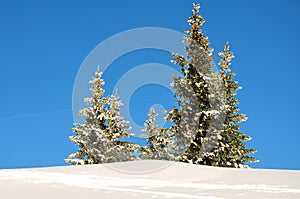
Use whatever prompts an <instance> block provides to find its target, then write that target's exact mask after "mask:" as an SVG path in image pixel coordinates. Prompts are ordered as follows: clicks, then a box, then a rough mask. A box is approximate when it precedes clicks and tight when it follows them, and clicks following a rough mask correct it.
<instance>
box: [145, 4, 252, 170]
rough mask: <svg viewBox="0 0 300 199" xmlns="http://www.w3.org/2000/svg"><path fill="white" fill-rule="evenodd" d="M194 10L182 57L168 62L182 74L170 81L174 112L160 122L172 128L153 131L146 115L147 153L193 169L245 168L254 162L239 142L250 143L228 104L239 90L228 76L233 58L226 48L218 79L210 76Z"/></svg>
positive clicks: (151, 116) (210, 63)
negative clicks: (217, 167) (175, 65)
mask: <svg viewBox="0 0 300 199" xmlns="http://www.w3.org/2000/svg"><path fill="white" fill-rule="evenodd" d="M199 8H200V5H199V4H194V9H193V14H192V16H191V17H190V18H189V20H188V22H189V24H190V26H191V28H190V30H186V31H185V32H186V33H187V34H186V36H185V38H184V43H185V45H186V56H182V55H178V54H176V53H172V54H173V57H174V59H173V60H172V62H173V63H175V64H177V65H179V66H180V68H181V74H182V75H181V76H174V77H173V79H174V80H173V82H172V84H171V85H172V86H173V88H174V90H175V97H176V98H177V100H178V101H177V102H178V107H174V108H173V109H172V110H170V111H168V112H167V115H166V117H165V119H166V120H168V121H171V122H172V123H173V125H172V126H171V127H169V128H158V127H157V126H156V125H154V120H155V113H154V112H153V111H150V114H149V119H148V120H147V122H146V123H145V127H146V131H148V144H149V149H148V151H150V152H151V155H152V157H154V158H157V159H160V158H162V157H168V158H167V159H169V160H175V161H182V162H189V163H194V164H204V165H213V166H226V167H244V166H245V167H246V166H247V165H245V163H246V162H249V161H256V159H255V158H253V157H249V156H247V155H246V154H249V153H253V152H255V150H253V149H246V147H245V141H246V140H249V139H250V137H249V136H246V135H244V134H242V133H239V132H238V130H239V129H240V126H239V125H238V123H239V122H241V121H243V120H245V119H246V116H245V115H244V114H239V113H238V111H239V110H238V108H237V107H236V105H237V103H238V100H237V99H235V98H234V96H235V92H236V91H237V90H239V87H237V82H235V81H233V80H232V78H233V77H234V74H233V73H229V72H230V69H229V66H230V64H231V59H232V58H233V53H232V52H229V46H226V47H225V52H224V53H220V55H221V57H222V59H221V61H220V66H221V74H219V73H218V71H215V70H213V66H214V65H213V62H214V58H213V56H212V53H213V49H212V48H211V47H210V46H209V44H210V43H209V40H208V37H207V36H205V35H204V34H203V33H202V25H203V23H204V22H205V20H204V18H203V17H202V16H201V15H198V12H199ZM153 153H155V155H153Z"/></svg>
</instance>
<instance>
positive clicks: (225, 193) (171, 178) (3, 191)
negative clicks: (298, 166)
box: [0, 160, 300, 199]
mask: <svg viewBox="0 0 300 199" xmlns="http://www.w3.org/2000/svg"><path fill="white" fill-rule="evenodd" d="M0 198H1V199H12V198H14V199H16V198H18V199H19V198H22V199H41V198H43V199H50V198H51V199H52V198H53V199H66V198H72V199H82V198H107V199H119V198H122V199H125V198H143V199H147V198H151V199H155V198H157V199H160V198H172V199H174V198H197V199H227V198H228V199H235V198H238V199H242V198H251V199H252V198H257V199H259V198H264V199H268V198H272V199H274V198H285V199H291V198H295V199H296V198H297V199H299V198H300V171H289V170H286V171H285V170H264V169H232V168H216V167H209V166H199V165H191V164H187V163H178V162H176V163H172V162H167V161H158V160H147V161H135V162H121V163H111V164H104V165H85V166H64V167H50V168H35V169H9V170H0Z"/></svg>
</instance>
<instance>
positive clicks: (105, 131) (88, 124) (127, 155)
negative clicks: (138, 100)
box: [65, 68, 135, 165]
mask: <svg viewBox="0 0 300 199" xmlns="http://www.w3.org/2000/svg"><path fill="white" fill-rule="evenodd" d="M101 76H102V73H101V72H100V71H99V68H98V70H97V71H96V72H95V76H94V77H93V78H92V79H91V80H90V81H89V83H90V84H92V86H91V87H90V91H91V93H92V96H91V97H90V98H85V99H84V102H86V103H87V104H88V105H89V107H87V108H84V109H82V110H80V111H78V114H79V115H80V116H84V117H85V119H84V122H83V123H82V124H81V123H75V124H74V125H75V127H74V128H73V132H75V133H76V134H75V135H73V136H70V137H69V138H70V141H71V142H73V143H75V144H77V145H78V147H79V148H78V150H77V151H76V152H74V153H72V154H70V155H69V156H68V158H67V159H65V161H66V162H67V163H72V164H81V165H82V164H99V163H107V162H116V161H127V160H132V159H134V158H135V156H134V155H133V150H135V147H134V144H132V145H133V146H131V143H128V142H124V141H122V139H123V138H124V137H129V136H132V134H131V133H129V132H128V130H129V126H128V122H127V121H125V120H123V117H122V116H121V114H120V108H119V106H120V105H121V102H120V101H119V100H118V96H117V95H115V96H114V95H112V96H108V97H104V89H103V88H102V86H103V85H104V80H103V79H101Z"/></svg>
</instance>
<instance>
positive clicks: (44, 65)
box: [0, 0, 300, 169]
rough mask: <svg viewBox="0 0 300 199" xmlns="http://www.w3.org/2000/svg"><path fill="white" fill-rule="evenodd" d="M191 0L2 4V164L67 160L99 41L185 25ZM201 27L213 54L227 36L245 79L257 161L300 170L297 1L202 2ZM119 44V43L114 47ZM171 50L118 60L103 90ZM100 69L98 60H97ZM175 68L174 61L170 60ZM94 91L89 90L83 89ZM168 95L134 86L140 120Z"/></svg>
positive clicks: (243, 100)
mask: <svg viewBox="0 0 300 199" xmlns="http://www.w3.org/2000/svg"><path fill="white" fill-rule="evenodd" d="M192 2H193V1H191V0H176V1H174V0H172V1H171V0H164V1H161V0H152V1H142V0H131V1H96V0H90V1H57V0H53V1H47V2H46V1H32V0H27V1H20V0H14V1H8V0H1V1H0V75H1V78H0V91H1V98H0V135H1V139H0V140H1V144H0V157H1V159H0V168H17V167H40V166H54V165H65V163H64V158H66V156H67V155H68V154H69V153H71V152H73V151H74V150H75V149H76V146H74V145H73V144H71V143H70V142H69V141H68V136H69V135H72V131H71V128H72V127H73V116H72V93H73V85H74V82H75V79H76V74H77V71H78V70H79V68H80V66H81V64H82V63H83V61H84V60H85V58H86V57H87V56H88V55H89V53H90V52H91V51H92V50H93V49H94V48H95V47H96V46H97V45H98V44H99V43H101V42H102V41H104V40H106V39H108V38H109V37H111V36H113V35H115V34H118V33H120V32H123V31H126V30H130V29H134V28H141V27H162V28H168V29H172V30H176V31H180V32H183V30H185V29H187V28H188V24H187V22H186V20H187V18H188V17H189V16H190V15H191V10H192ZM200 3H201V14H202V15H203V16H204V18H205V19H206V21H207V23H205V25H204V33H205V34H206V35H207V36H209V39H210V42H211V43H212V44H211V46H212V47H213V48H214V49H215V51H216V52H218V51H220V50H222V49H223V45H224V44H225V43H226V41H229V42H230V44H231V50H233V51H234V52H235V55H236V58H235V59H234V63H233V65H232V69H233V71H234V72H236V73H237V80H238V81H239V83H240V85H241V86H243V90H241V91H240V92H239V94H238V97H239V99H240V106H239V107H240V109H241V112H243V113H246V114H247V116H248V118H249V120H248V121H247V122H245V123H243V125H242V126H243V129H242V130H243V132H245V133H246V134H248V135H250V136H252V137H253V140H252V141H250V142H249V143H248V146H249V147H253V148H256V149H257V150H258V153H256V154H255V157H257V158H259V159H260V160H261V162H260V163H256V164H254V165H253V167H257V168H276V169H300V158H299V153H300V148H299V140H300V131H299V127H298V126H299V124H298V122H299V121H298V120H299V115H298V114H299V112H300V106H299V102H300V92H299V86H300V83H299V77H298V76H299V73H300V67H299V64H298V55H299V53H300V50H299V49H300V48H299V46H300V39H299V35H300V22H299V18H300V14H299V8H300V2H299V1H297V0H287V1H278V0H272V1H271V0H270V1H260V0H253V1H240V0H227V1H222V0H202V1H201V2H200ZM116 48H117V47H116ZM170 59H171V56H170V54H169V53H167V52H165V51H161V50H157V49H156V50H155V49H148V50H147V49H144V50H138V51H133V52H130V53H128V54H125V55H123V56H121V57H120V58H118V59H117V60H115V61H114V62H113V63H112V64H111V66H110V67H109V68H108V69H107V71H106V73H104V78H105V81H106V82H107V85H106V90H107V94H111V91H112V88H113V87H114V86H113V85H114V83H116V82H117V81H118V79H119V78H120V77H121V76H122V75H121V74H122V72H127V71H129V70H130V69H133V68H134V67H135V66H138V65H142V64H147V63H161V64H166V65H171V64H170V63H169V60H170ZM91 67H95V66H91ZM173 67H174V69H176V66H173ZM87 97H88V96H87ZM173 102H174V99H172V92H170V91H169V90H167V89H166V88H164V87H162V86H159V85H154V84H152V85H151V84H149V85H145V86H142V87H140V88H139V89H138V90H136V91H135V92H134V94H133V95H132V97H131V100H130V111H131V114H132V117H133V119H134V120H135V122H136V123H137V124H140V125H142V124H143V122H144V120H145V119H146V114H147V111H148V110H149V107H150V106H151V105H153V104H164V105H165V107H166V108H168V107H169V106H171V105H172V103H173Z"/></svg>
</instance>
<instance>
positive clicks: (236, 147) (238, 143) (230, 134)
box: [213, 43, 258, 167]
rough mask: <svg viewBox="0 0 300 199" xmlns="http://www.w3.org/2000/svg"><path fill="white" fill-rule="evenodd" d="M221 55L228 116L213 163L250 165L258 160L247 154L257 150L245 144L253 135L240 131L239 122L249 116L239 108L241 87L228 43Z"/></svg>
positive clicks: (225, 165) (239, 165)
mask: <svg viewBox="0 0 300 199" xmlns="http://www.w3.org/2000/svg"><path fill="white" fill-rule="evenodd" d="M219 56H220V57H221V59H220V62H219V66H220V72H221V75H220V78H221V79H222V81H223V83H224V88H225V90H226V106H225V109H224V110H223V111H224V114H225V115H226V117H225V121H224V124H223V129H222V131H221V133H220V134H221V136H220V138H221V139H220V140H219V142H218V148H217V150H215V151H214V154H215V155H214V161H213V165H214V166H222V167H248V165H246V164H247V163H248V162H257V161H258V160H257V159H256V158H254V157H250V156H248V155H247V154H251V153H254V152H255V151H256V150H254V149H247V148H246V146H245V142H246V141H247V140H250V139H251V137H250V136H247V135H245V134H243V133H241V132H239V129H240V128H241V126H240V124H239V123H241V122H243V121H246V120H247V117H246V115H245V114H241V113H239V108H238V107H237V104H238V101H239V100H238V99H237V98H236V97H235V96H236V94H237V91H238V90H240V89H241V87H239V86H238V85H237V84H238V82H237V81H235V80H234V77H235V76H236V74H235V73H233V72H231V69H230V65H231V60H232V58H234V54H233V52H231V51H230V50H229V44H228V43H227V44H226V45H225V47H224V52H219Z"/></svg>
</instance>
